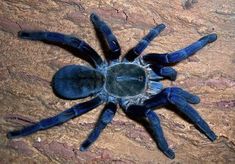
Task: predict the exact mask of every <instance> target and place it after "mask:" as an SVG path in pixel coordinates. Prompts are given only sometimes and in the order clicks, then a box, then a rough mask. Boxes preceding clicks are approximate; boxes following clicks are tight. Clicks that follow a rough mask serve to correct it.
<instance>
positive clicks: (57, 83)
mask: <svg viewBox="0 0 235 164" xmlns="http://www.w3.org/2000/svg"><path fill="white" fill-rule="evenodd" d="M52 85H53V89H54V91H55V93H56V94H57V95H58V96H60V97H62V98H65V99H78V98H84V97H88V96H92V95H94V94H96V93H98V92H99V91H100V90H101V89H102V88H103V85H104V76H103V74H102V73H100V72H98V71H97V70H95V69H92V68H89V67H84V66H80V65H69V66H65V67H63V68H61V69H60V70H59V71H58V72H57V73H56V74H55V76H54V78H53V81H52Z"/></svg>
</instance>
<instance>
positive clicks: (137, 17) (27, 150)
mask: <svg viewBox="0 0 235 164" xmlns="http://www.w3.org/2000/svg"><path fill="white" fill-rule="evenodd" d="M92 12H96V13H97V14H99V15H100V16H101V17H102V18H103V19H104V20H105V21H106V22H107V23H108V24H109V25H110V26H111V27H112V30H113V32H114V34H115V35H116V36H117V38H118V41H119V43H120V45H121V46H122V54H125V52H127V51H128V50H129V49H130V48H131V47H133V46H134V45H135V44H136V43H137V42H138V41H139V39H141V38H142V37H143V36H144V35H145V34H146V33H147V32H148V30H149V29H150V28H151V27H152V26H154V25H155V24H160V23H165V24H166V25H167V29H166V30H165V31H164V32H163V33H162V34H161V35H160V36H159V37H158V38H156V39H155V40H154V41H153V42H152V43H151V45H150V46H149V47H148V49H146V51H145V53H148V52H160V53H163V52H169V51H174V50H177V49H179V48H182V47H185V46H186V45H188V44H190V43H192V42H194V41H196V40H197V39H199V38H200V37H202V36H203V35H206V34H209V33H212V32H215V33H217V34H218V40H217V41H216V42H214V43H213V44H210V45H208V46H206V47H205V48H203V49H202V50H201V51H199V52H198V53H197V54H196V55H194V56H192V57H190V58H189V59H187V60H185V61H183V62H181V63H179V64H177V65H175V66H174V68H175V69H176V70H177V71H178V78H177V80H176V81H175V82H169V81H164V85H165V86H175V85H177V86H179V87H182V88H183V89H186V90H188V91H190V92H192V93H195V94H197V95H199V96H200V98H201V103H200V104H198V105H195V106H194V107H195V108H196V109H197V111H198V112H199V113H200V114H201V116H202V117H203V118H204V119H205V120H206V121H207V122H208V124H209V125H210V127H211V128H212V129H213V130H214V131H215V133H216V134H217V135H218V139H217V140H216V141H215V142H214V143H212V142H210V141H209V140H208V139H207V138H206V137H205V136H204V135H203V134H201V133H200V132H199V131H198V130H197V129H196V128H195V127H194V126H193V125H192V124H190V123H189V122H187V121H186V120H185V119H184V118H182V117H181V116H179V115H178V114H177V113H175V112H173V111H171V110H168V109H165V108H162V109H159V110H157V111H156V112H157V113H158V114H159V116H160V119H161V123H162V127H163V129H164V133H165V136H166V138H167V140H168V143H169V145H170V147H171V148H172V149H173V150H174V151H175V153H176V158H175V159H174V160H170V159H168V158H167V157H166V156H164V155H163V154H162V153H161V151H159V149H158V148H157V147H156V144H155V143H154V141H153V140H152V139H151V137H150V135H149V134H148V133H147V131H146V130H145V129H144V128H143V126H141V125H140V124H138V123H136V122H134V121H132V120H130V119H128V118H126V116H125V114H124V113H123V112H122V110H119V111H118V113H117V115H116V117H115V118H114V121H113V123H112V124H111V125H109V126H108V127H107V128H106V129H105V130H104V132H103V133H102V135H101V137H100V138H99V139H98V141H97V142H96V143H95V144H94V145H93V146H92V147H91V148H90V149H89V150H88V151H87V152H84V153H82V152H80V151H79V145H80V144H81V142H82V141H83V140H84V139H85V138H86V136H87V135H88V134H89V132H90V131H91V130H92V128H93V126H94V124H95V122H96V120H97V118H98V116H99V113H100V111H101V109H102V106H101V107H98V108H97V109H94V110H93V111H91V112H90V113H88V114H86V115H83V116H81V117H79V118H75V119H73V120H71V121H69V122H67V123H65V124H63V125H61V126H57V127H54V128H52V129H49V130H46V131H40V132H38V133H36V134H33V135H30V136H28V137H24V138H19V139H15V140H8V139H7V138H6V133H7V132H8V131H10V130H13V129H19V128H22V127H23V126H25V125H30V124H32V123H33V122H36V121H38V120H40V119H43V118H46V117H50V116H53V115H55V114H57V113H59V112H61V111H63V110H65V109H66V108H69V107H70V106H72V105H73V104H76V103H78V102H83V101H85V100H77V101H66V100H62V99H59V98H57V97H56V96H55V95H54V94H53V92H52V89H51V86H50V81H51V78H52V76H53V74H54V73H55V72H56V71H57V70H58V69H59V68H61V67H62V66H65V65H68V64H75V63H76V64H83V65H88V64H87V63H86V62H84V61H83V60H81V59H79V58H76V57H75V56H73V55H71V54H70V53H68V52H67V51H65V50H63V49H62V48H59V47H56V46H52V45H47V44H44V43H41V42H32V41H25V40H19V39H18V38H17V32H18V31H19V30H21V29H23V30H45V31H56V32H62V33H65V34H73V35H75V36H78V37H80V38H82V39H84V40H85V41H86V42H88V43H89V44H90V45H91V46H92V47H93V48H95V49H96V50H97V52H99V53H100V54H102V50H101V48H100V44H99V42H98V39H97V38H96V35H95V31H94V28H93V26H92V24H91V23H90V21H89V15H90V14H91V13H92ZM234 43H235V1H234V0H216V1H215V0H197V1H195V0H171V1H165V0H135V1H126V0H119V1H115V0H107V1H105V0H99V1H95V0H40V1H39V0H1V1H0V53H1V55H0V161H1V162H0V163H226V164H227V163H235V44H234ZM102 55H103V54H102ZM103 56H104V55H103Z"/></svg>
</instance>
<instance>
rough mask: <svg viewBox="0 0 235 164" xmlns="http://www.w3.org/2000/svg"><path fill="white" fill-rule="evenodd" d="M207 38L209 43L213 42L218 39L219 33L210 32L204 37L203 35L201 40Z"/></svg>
mask: <svg viewBox="0 0 235 164" xmlns="http://www.w3.org/2000/svg"><path fill="white" fill-rule="evenodd" d="M204 39H206V40H207V42H208V43H212V42H214V41H216V40H217V35H216V34H209V35H206V36H204V37H202V38H201V39H200V40H204Z"/></svg>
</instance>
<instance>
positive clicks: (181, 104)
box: [144, 87, 217, 141]
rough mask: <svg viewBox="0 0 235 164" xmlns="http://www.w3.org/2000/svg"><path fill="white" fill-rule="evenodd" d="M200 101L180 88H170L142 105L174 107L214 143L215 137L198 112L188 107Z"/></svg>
mask: <svg viewBox="0 0 235 164" xmlns="http://www.w3.org/2000/svg"><path fill="white" fill-rule="evenodd" d="M199 102H200V99H199V97H198V96H196V95H193V94H191V93H189V92H186V91H184V90H182V89H181V88H177V87H172V88H165V89H164V90H163V91H162V92H160V93H159V94H157V95H155V96H153V97H152V98H151V99H149V100H146V101H145V102H144V105H145V106H146V108H155V107H160V106H165V105H170V104H171V105H174V106H175V107H176V108H177V109H178V110H179V111H180V112H181V113H183V114H184V115H185V116H187V117H188V118H189V119H190V120H191V121H192V122H193V123H194V124H195V125H196V126H197V127H198V128H199V129H200V130H201V131H202V132H203V133H204V134H205V135H206V136H207V137H208V138H209V139H210V140H211V141H214V140H215V139H216V138H217V136H216V135H215V133H214V132H213V131H212V130H211V129H210V127H209V126H208V124H207V123H206V122H205V121H204V120H203V118H202V117H201V116H200V115H199V114H198V112H197V111H196V110H195V109H193V107H191V106H190V105H189V103H190V104H198V103H199Z"/></svg>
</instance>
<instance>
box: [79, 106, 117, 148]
mask: <svg viewBox="0 0 235 164" xmlns="http://www.w3.org/2000/svg"><path fill="white" fill-rule="evenodd" d="M116 109H117V106H116V105H115V104H114V103H111V102H110V103H107V104H106V105H105V107H104V109H103V112H102V114H101V116H100V119H99V120H98V122H97V123H96V125H95V128H94V129H93V130H92V132H91V133H90V134H89V136H88V138H87V139H86V140H85V141H84V142H83V143H82V144H81V147H80V151H85V150H87V149H88V148H89V147H90V146H91V145H92V144H93V143H94V142H95V141H96V140H97V139H98V137H99V136H100V134H101V132H102V131H103V129H104V128H105V127H106V126H107V125H108V124H109V123H111V121H112V119H113V117H114V115H115V113H116Z"/></svg>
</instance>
